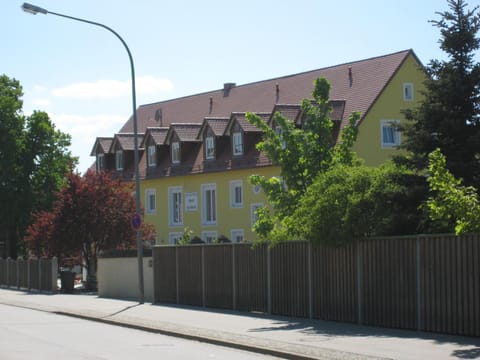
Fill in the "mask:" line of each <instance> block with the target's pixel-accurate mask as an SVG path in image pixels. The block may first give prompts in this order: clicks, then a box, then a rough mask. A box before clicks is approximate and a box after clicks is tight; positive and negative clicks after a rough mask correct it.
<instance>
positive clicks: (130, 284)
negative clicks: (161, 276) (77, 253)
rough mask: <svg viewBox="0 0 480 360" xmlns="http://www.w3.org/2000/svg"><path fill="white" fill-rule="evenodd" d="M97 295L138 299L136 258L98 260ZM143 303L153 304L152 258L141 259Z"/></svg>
mask: <svg viewBox="0 0 480 360" xmlns="http://www.w3.org/2000/svg"><path fill="white" fill-rule="evenodd" d="M97 278H98V295H99V296H101V297H111V298H132V299H138V262H137V258H136V257H119V258H100V259H98V269H97ZM143 280H144V281H143V282H144V288H145V301H148V302H153V268H152V258H151V257H144V258H143Z"/></svg>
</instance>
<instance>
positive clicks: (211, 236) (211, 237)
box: [202, 231, 218, 244]
mask: <svg viewBox="0 0 480 360" xmlns="http://www.w3.org/2000/svg"><path fill="white" fill-rule="evenodd" d="M217 237H218V236H217V232H216V231H202V240H203V241H205V242H206V243H207V244H212V243H214V242H215V241H217Z"/></svg>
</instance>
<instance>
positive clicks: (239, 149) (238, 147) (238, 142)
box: [232, 132, 243, 156]
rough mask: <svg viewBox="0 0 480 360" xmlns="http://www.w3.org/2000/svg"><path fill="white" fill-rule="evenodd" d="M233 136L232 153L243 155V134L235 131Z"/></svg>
mask: <svg viewBox="0 0 480 360" xmlns="http://www.w3.org/2000/svg"><path fill="white" fill-rule="evenodd" d="M232 137H233V155H234V156H239V155H243V134H242V133H241V132H235V133H233V135H232Z"/></svg>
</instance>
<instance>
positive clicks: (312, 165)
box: [247, 78, 360, 241]
mask: <svg viewBox="0 0 480 360" xmlns="http://www.w3.org/2000/svg"><path fill="white" fill-rule="evenodd" d="M313 85H314V89H313V92H312V97H313V101H312V100H307V99H304V100H303V101H302V103H301V111H302V115H303V127H302V128H298V127H297V126H296V125H295V124H294V123H293V122H292V121H290V120H289V119H287V118H286V117H284V116H283V115H282V114H281V113H279V112H277V113H275V114H274V116H273V122H274V124H275V128H272V127H270V126H269V125H268V124H266V123H265V122H264V121H263V120H262V119H261V118H260V117H259V116H257V115H255V114H252V113H248V114H247V119H248V121H249V122H250V123H252V124H254V125H256V126H257V127H258V128H260V129H261V130H262V131H263V139H262V141H261V142H259V143H258V144H257V148H258V149H259V150H260V151H263V152H264V153H266V154H267V156H268V157H269V158H270V160H271V161H272V163H273V165H277V166H279V167H280V177H273V178H265V177H264V176H260V175H252V176H251V177H250V182H251V183H252V184H254V185H260V186H261V187H262V189H263V191H264V192H265V195H266V197H267V199H268V202H269V204H270V206H271V211H270V210H269V209H268V208H262V209H258V210H257V217H258V220H257V222H256V224H255V225H254V230H255V232H256V233H257V234H258V235H259V236H260V238H261V240H264V241H275V240H280V239H285V237H286V236H288V235H287V234H288V217H289V216H291V215H292V214H293V213H294V212H295V209H296V208H297V206H298V204H299V201H300V199H301V197H302V195H303V194H304V193H305V192H306V191H307V189H308V188H309V186H310V185H311V184H312V183H313V181H314V179H315V178H316V177H317V175H318V174H320V173H322V172H325V171H327V170H328V169H329V168H330V167H332V166H333V165H334V164H336V163H345V164H352V163H354V162H355V161H357V160H356V158H355V156H354V154H353V152H352V151H351V146H352V145H353V143H354V141H355V139H356V136H357V132H358V130H357V127H356V123H357V121H358V119H359V117H360V114H359V113H353V114H352V115H351V116H350V119H349V124H348V125H347V126H346V127H345V128H344V130H343V132H342V139H341V141H340V142H339V143H338V144H337V145H334V141H335V139H334V134H333V121H332V120H331V119H330V113H331V111H332V109H331V106H330V104H329V93H330V83H329V82H328V80H326V79H324V78H319V79H316V80H315V81H314V84H313ZM279 129H280V130H279Z"/></svg>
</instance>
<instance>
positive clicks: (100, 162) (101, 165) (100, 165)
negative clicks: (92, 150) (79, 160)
mask: <svg viewBox="0 0 480 360" xmlns="http://www.w3.org/2000/svg"><path fill="white" fill-rule="evenodd" d="M103 169H105V154H97V172H99V171H102V170H103Z"/></svg>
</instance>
